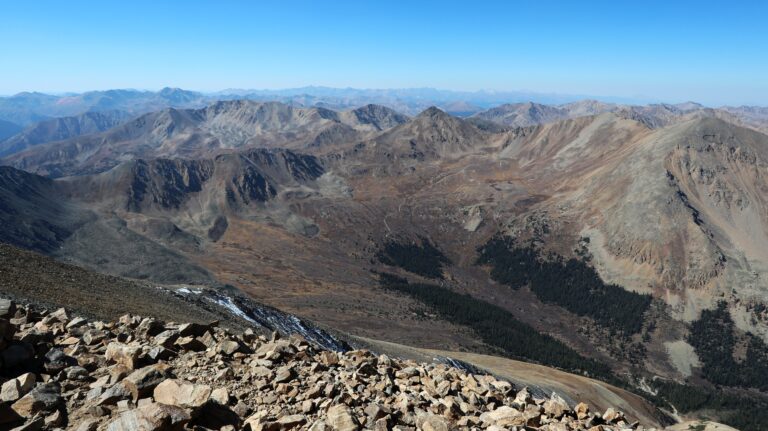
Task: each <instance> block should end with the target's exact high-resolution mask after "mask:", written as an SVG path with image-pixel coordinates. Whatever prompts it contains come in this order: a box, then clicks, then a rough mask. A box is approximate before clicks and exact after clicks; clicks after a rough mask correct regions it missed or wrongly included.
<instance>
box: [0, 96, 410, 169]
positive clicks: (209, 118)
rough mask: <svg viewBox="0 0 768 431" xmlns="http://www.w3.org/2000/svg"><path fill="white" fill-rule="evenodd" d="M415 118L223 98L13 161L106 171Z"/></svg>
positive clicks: (343, 134)
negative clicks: (130, 162) (133, 162)
mask: <svg viewBox="0 0 768 431" xmlns="http://www.w3.org/2000/svg"><path fill="white" fill-rule="evenodd" d="M407 120H408V117H406V116H403V115H401V114H398V113H397V112H395V111H393V110H391V109H389V108H385V107H380V106H373V105H367V106H363V107H361V108H358V109H355V110H351V111H345V112H337V111H332V110H329V109H325V108H300V107H294V106H291V105H286V104H282V103H277V102H255V101H248V100H233V101H221V102H216V103H214V104H212V105H210V106H207V107H205V108H200V109H176V108H167V109H164V110H161V111H157V112H152V113H149V114H145V115H142V116H139V117H137V118H134V119H133V120H131V121H128V122H126V123H124V124H121V125H119V126H117V127H114V128H111V129H109V130H107V131H105V132H102V133H96V134H90V135H84V136H80V137H75V138H71V139H68V140H64V141H59V142H54V143H49V144H46V145H38V146H35V147H32V148H30V149H29V150H27V151H24V152H21V153H17V154H12V155H10V156H9V157H8V158H7V161H8V163H9V164H11V165H13V166H16V167H19V168H21V169H27V170H30V171H33V172H37V173H41V174H44V175H49V176H54V177H58V176H67V175H78V174H83V173H98V172H103V171H105V170H108V169H110V168H112V167H114V166H117V165H118V164H120V163H121V162H123V161H126V160H131V159H137V158H144V159H146V158H158V157H160V158H174V157H185V158H201V157H211V156H214V155H217V154H220V153H223V152H228V151H235V150H240V149H246V148H257V147H259V148H276V147H286V148H293V149H300V148H307V147H315V148H318V147H320V148H322V147H325V146H328V145H333V144H335V143H337V142H338V141H341V142H348V141H354V140H362V139H364V138H365V137H366V136H367V135H369V134H370V133H377V132H380V131H381V130H384V129H386V128H391V127H393V126H394V125H398V124H402V123H404V122H406V121H407ZM339 138H341V139H339Z"/></svg>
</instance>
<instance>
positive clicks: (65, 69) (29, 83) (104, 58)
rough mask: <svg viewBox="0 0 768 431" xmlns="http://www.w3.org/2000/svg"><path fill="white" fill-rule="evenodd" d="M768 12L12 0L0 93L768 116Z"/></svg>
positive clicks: (733, 5) (5, 14)
mask: <svg viewBox="0 0 768 431" xmlns="http://www.w3.org/2000/svg"><path fill="white" fill-rule="evenodd" d="M766 5H768V2H765V1H761V2H757V1H755V2H749V1H723V2H709V1H673V0H667V1H658V2H657V1H615V0H614V1H583V0H582V1H572V2H558V1H542V0H539V1H530V2H522V1H520V2H516V1H512V0H510V1H487V2H483V1H466V2H454V1H447V0H443V1H434V2H433V1H421V2H417V1H416V0H413V1H408V2H405V1H403V2H400V1H392V0H386V1H385V0H381V1H377V2H374V1H366V0H357V1H337V0H318V1H287V0H283V1H274V2H273V1H234V0H221V1H213V0H211V1H190V0H187V1H160V0H155V1H104V0H101V1H93V2H85V1H71V0H67V1H62V0H58V1H34V0H24V1H2V2H1V3H0V94H12V93H16V92H19V91H30V90H36V91H44V92H62V91H84V90H94V89H108V88H141V89H159V88H161V87H164V86H176V87H182V88H186V89H194V90H201V91H211V90H220V89H224V88H285V87H298V86H305V85H324V86H333V87H359V88H396V87H436V88H444V89H458V90H476V89H495V90H528V91H535V92H548V93H565V94H588V95H597V96H600V95H603V96H618V97H641V98H650V99H658V100H665V101H671V102H675V101H684V100H696V101H700V102H703V103H707V104H721V103H730V104H742V103H748V104H760V105H768V6H766Z"/></svg>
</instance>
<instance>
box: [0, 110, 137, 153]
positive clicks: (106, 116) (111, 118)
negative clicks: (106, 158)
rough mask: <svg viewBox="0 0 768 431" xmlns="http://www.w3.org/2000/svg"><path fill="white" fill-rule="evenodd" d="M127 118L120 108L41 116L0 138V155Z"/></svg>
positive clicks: (108, 126) (105, 127) (99, 129)
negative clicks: (68, 115) (78, 113)
mask: <svg viewBox="0 0 768 431" xmlns="http://www.w3.org/2000/svg"><path fill="white" fill-rule="evenodd" d="M129 118H130V115H129V114H128V113H126V112H123V111H103V112H86V113H84V114H80V115H77V116H74V117H57V118H52V119H50V120H43V121H41V122H39V123H34V124H32V125H30V126H28V127H26V128H25V129H23V130H18V131H17V133H14V134H13V135H11V136H8V137H7V138H6V139H5V140H0V157H3V156H7V155H10V154H13V153H18V152H20V151H23V150H26V149H28V148H31V147H34V146H36V145H40V144H45V143H48V142H53V141H61V140H65V139H69V138H74V137H77V136H82V135H87V134H91V133H98V132H103V131H105V130H109V129H111V128H113V127H115V126H117V125H119V124H122V123H123V122H125V121H127V120H128V119H129Z"/></svg>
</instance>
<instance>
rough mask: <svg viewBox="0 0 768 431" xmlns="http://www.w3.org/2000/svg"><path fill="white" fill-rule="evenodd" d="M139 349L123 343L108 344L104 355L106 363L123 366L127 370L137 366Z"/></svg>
mask: <svg viewBox="0 0 768 431" xmlns="http://www.w3.org/2000/svg"><path fill="white" fill-rule="evenodd" d="M140 354H141V347H139V346H134V345H128V344H123V343H114V342H113V343H109V344H108V345H107V351H106V353H104V356H105V357H106V359H107V361H108V362H111V363H115V364H119V365H123V366H125V367H126V368H128V369H129V370H134V369H136V367H137V366H138V362H139V355H140Z"/></svg>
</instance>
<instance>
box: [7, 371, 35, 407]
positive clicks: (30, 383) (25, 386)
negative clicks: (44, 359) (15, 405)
mask: <svg viewBox="0 0 768 431" xmlns="http://www.w3.org/2000/svg"><path fill="white" fill-rule="evenodd" d="M34 387H35V375H34V374H32V373H24V374H22V375H20V376H19V377H16V378H15V379H11V380H8V381H7V382H5V383H3V386H2V388H1V389H0V400H2V401H5V402H11V403H12V402H14V401H16V400H18V399H19V398H21V397H23V396H24V395H26V394H27V393H29V391H31V390H32V388H34Z"/></svg>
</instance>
